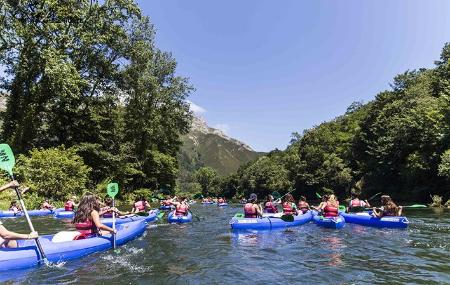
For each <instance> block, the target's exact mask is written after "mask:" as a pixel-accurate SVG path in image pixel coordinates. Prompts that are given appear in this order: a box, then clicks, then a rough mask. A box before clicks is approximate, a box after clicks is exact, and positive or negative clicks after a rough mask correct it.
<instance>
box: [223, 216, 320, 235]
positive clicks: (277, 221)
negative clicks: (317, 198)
mask: <svg viewBox="0 0 450 285" xmlns="http://www.w3.org/2000/svg"><path fill="white" fill-rule="evenodd" d="M281 215H282V213H280V214H265V215H264V217H262V218H244V215H243V214H240V215H239V214H238V215H235V216H234V217H233V218H232V219H231V221H230V226H231V228H232V229H233V230H271V229H279V228H287V227H296V226H301V225H303V224H306V223H309V222H310V221H311V219H312V214H311V211H308V212H307V213H305V214H303V215H299V216H294V221H292V222H285V221H283V220H282V219H281Z"/></svg>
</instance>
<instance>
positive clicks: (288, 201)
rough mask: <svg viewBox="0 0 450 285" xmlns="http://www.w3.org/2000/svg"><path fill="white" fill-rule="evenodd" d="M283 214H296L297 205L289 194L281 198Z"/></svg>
mask: <svg viewBox="0 0 450 285" xmlns="http://www.w3.org/2000/svg"><path fill="white" fill-rule="evenodd" d="M282 205H283V214H284V215H297V214H298V211H297V205H295V200H294V197H293V196H292V195H291V194H286V196H284V199H283V204H282Z"/></svg>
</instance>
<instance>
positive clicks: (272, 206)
mask: <svg viewBox="0 0 450 285" xmlns="http://www.w3.org/2000/svg"><path fill="white" fill-rule="evenodd" d="M278 205H281V207H282V213H283V215H303V214H305V213H306V212H307V211H309V210H311V209H314V210H317V211H318V213H319V215H323V216H324V217H337V216H338V215H339V211H340V208H339V201H338V199H337V198H336V196H335V195H334V194H330V195H323V196H322V201H321V203H320V204H319V206H317V207H311V206H310V205H309V204H308V202H307V201H306V198H305V197H304V196H301V197H300V199H299V201H298V203H296V202H295V199H294V197H293V196H292V195H291V194H290V193H288V194H286V195H284V196H283V197H282V199H281V198H279V199H276V200H275V199H274V197H273V196H272V195H267V196H266V198H265V200H264V203H263V204H262V206H261V204H260V203H259V202H258V197H257V195H256V194H255V193H252V194H250V196H249V198H248V199H246V203H245V205H244V216H245V217H246V218H257V217H262V216H263V214H264V213H269V214H271V213H278ZM370 207H371V206H370V204H369V202H368V201H367V200H361V199H359V197H358V196H357V195H354V196H353V197H352V199H351V200H350V202H349V205H348V207H347V208H346V210H347V212H359V211H362V210H364V209H366V208H370ZM372 211H373V214H372V215H373V216H374V217H378V218H381V217H384V216H401V214H402V207H399V206H397V205H396V204H395V203H394V202H393V201H392V198H391V197H390V196H388V195H382V196H381V207H379V208H373V209H372Z"/></svg>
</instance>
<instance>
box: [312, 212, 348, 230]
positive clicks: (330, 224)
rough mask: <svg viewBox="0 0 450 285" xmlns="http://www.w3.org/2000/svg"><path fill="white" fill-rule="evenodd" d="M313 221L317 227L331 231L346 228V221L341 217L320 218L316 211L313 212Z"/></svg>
mask: <svg viewBox="0 0 450 285" xmlns="http://www.w3.org/2000/svg"><path fill="white" fill-rule="evenodd" d="M313 220H314V222H315V223H316V224H317V225H319V226H321V227H324V228H329V229H340V228H343V227H344V226H345V219H344V217H342V216H341V215H339V216H337V217H332V218H325V217H323V216H319V215H318V213H317V212H316V211H313Z"/></svg>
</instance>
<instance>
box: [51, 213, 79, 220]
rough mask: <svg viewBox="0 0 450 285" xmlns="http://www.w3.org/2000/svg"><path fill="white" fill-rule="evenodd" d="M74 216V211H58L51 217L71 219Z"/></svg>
mask: <svg viewBox="0 0 450 285" xmlns="http://www.w3.org/2000/svg"><path fill="white" fill-rule="evenodd" d="M74 216H75V212H74V211H59V212H56V213H55V214H54V215H53V217H54V218H56V219H72V218H73V217H74Z"/></svg>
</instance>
